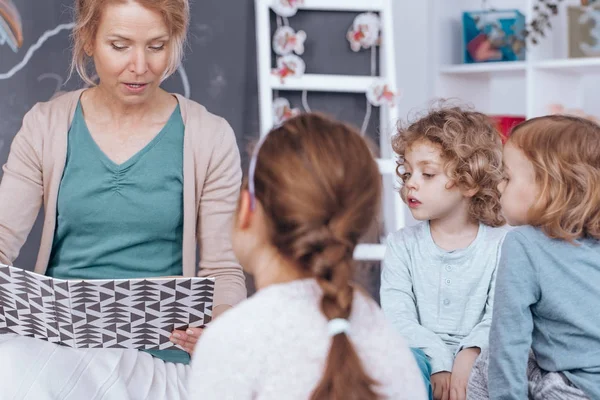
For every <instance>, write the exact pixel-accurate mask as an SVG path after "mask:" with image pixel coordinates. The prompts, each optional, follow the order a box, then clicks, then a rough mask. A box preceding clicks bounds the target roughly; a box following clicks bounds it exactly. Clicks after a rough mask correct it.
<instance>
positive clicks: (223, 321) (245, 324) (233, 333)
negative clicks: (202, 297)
mask: <svg viewBox="0 0 600 400" xmlns="http://www.w3.org/2000/svg"><path fill="white" fill-rule="evenodd" d="M265 297H266V296H262V293H260V292H257V293H256V294H255V295H254V296H252V297H249V298H248V299H246V300H243V301H242V302H240V303H239V304H237V305H236V306H234V307H233V308H231V309H229V310H227V311H226V312H224V313H223V314H222V315H220V316H219V317H218V318H217V319H215V320H214V321H213V322H211V323H210V324H208V328H207V329H206V331H205V332H204V333H203V336H207V337H209V336H214V337H219V338H221V339H223V340H225V341H226V340H227V338H231V339H234V340H237V339H236V338H240V337H244V338H246V339H248V336H251V335H254V334H257V333H259V332H258V331H260V330H261V328H262V327H264V326H265V321H269V320H270V319H272V318H273V312H272V309H271V307H269V305H270V303H271V302H270V301H269V299H268V296H267V298H265Z"/></svg>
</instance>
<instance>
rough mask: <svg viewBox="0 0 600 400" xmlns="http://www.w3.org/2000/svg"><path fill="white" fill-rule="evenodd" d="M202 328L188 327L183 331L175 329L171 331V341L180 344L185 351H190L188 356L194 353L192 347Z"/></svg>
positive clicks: (194, 345)
mask: <svg viewBox="0 0 600 400" xmlns="http://www.w3.org/2000/svg"><path fill="white" fill-rule="evenodd" d="M203 330H204V329H202V328H188V329H187V330H185V331H180V330H177V329H175V330H174V331H173V332H172V333H171V342H173V343H175V344H178V345H180V346H181V347H183V349H184V350H185V351H187V352H188V353H190V356H191V355H192V354H194V347H196V342H197V341H198V338H199V337H200V335H202V331H203Z"/></svg>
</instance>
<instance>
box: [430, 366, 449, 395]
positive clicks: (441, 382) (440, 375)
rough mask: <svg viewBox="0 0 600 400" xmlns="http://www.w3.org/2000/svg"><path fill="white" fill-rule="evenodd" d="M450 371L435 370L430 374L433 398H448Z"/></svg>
mask: <svg viewBox="0 0 600 400" xmlns="http://www.w3.org/2000/svg"><path fill="white" fill-rule="evenodd" d="M450 378H451V375H450V372H448V371H443V372H436V373H435V374H433V375H431V389H432V390H433V400H448V399H449V395H450Z"/></svg>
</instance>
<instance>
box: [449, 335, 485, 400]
mask: <svg viewBox="0 0 600 400" xmlns="http://www.w3.org/2000/svg"><path fill="white" fill-rule="evenodd" d="M479 353H481V349H480V348H479V347H469V348H468V349H462V350H461V351H459V352H458V354H457V356H456V359H455V360H454V366H453V367H452V379H451V381H450V400H465V399H466V398H467V384H468V383H469V375H471V369H472V368H473V364H474V363H475V360H476V359H477V357H478V356H479Z"/></svg>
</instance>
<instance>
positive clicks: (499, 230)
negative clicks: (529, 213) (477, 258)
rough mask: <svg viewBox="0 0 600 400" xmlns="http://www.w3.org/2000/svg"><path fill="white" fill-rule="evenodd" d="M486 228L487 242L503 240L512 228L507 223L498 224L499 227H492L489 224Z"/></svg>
mask: <svg viewBox="0 0 600 400" xmlns="http://www.w3.org/2000/svg"><path fill="white" fill-rule="evenodd" d="M485 229H486V241H487V242H493V243H496V242H500V243H501V242H502V241H503V240H504V238H505V237H506V234H507V233H508V232H510V228H509V227H508V226H506V225H504V226H498V227H491V226H487V225H485Z"/></svg>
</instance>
